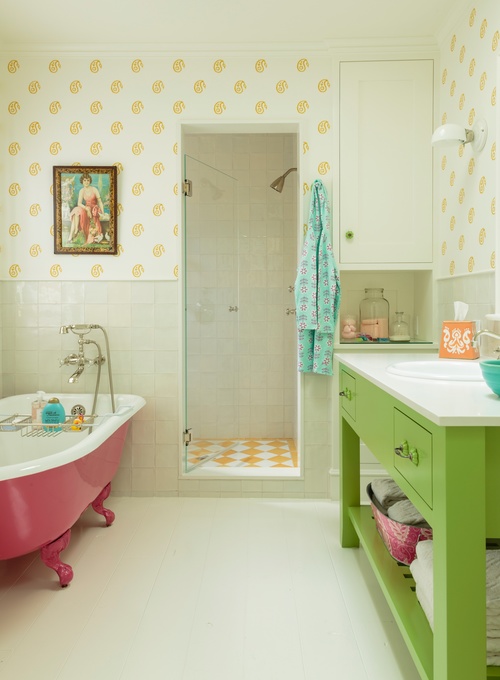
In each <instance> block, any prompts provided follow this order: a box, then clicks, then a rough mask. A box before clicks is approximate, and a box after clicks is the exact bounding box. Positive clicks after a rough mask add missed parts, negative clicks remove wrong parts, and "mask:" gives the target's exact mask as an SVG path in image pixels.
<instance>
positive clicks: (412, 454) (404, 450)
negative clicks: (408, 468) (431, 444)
mask: <svg viewBox="0 0 500 680" xmlns="http://www.w3.org/2000/svg"><path fill="white" fill-rule="evenodd" d="M394 453H395V454H396V456H399V457H400V458H408V460H410V461H411V462H412V463H413V465H418V451H417V449H416V448H415V447H414V446H412V447H411V448H410V446H409V445H408V442H407V441H404V442H403V443H402V444H401V446H396V448H395V449H394Z"/></svg>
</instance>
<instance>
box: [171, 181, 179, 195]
mask: <svg viewBox="0 0 500 680" xmlns="http://www.w3.org/2000/svg"><path fill="white" fill-rule="evenodd" d="M172 191H173V192H174V194H175V195H176V196H178V195H179V185H178V184H177V183H175V184H174V187H173V189H172Z"/></svg>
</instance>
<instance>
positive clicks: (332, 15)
mask: <svg viewBox="0 0 500 680" xmlns="http://www.w3.org/2000/svg"><path fill="white" fill-rule="evenodd" d="M480 1H481V0H478V2H479V3H480ZM467 4H468V0H314V2H308V1H307V0H300V1H299V0H287V1H285V0H247V1H245V0H182V1H180V0H177V1H176V2H174V1H173V0H100V1H99V2H93V1H92V0H90V2H81V3H69V4H68V3H65V2H62V1H61V0H44V1H43V2H41V1H40V0H2V1H1V3H0V47H4V48H11V47H14V46H19V47H26V46H30V45H34V46H40V47H46V48H50V47H51V46H52V47H53V46H54V45H58V46H60V47H61V48H63V47H64V49H70V48H74V49H79V48H80V49H82V48H84V47H85V46H88V45H92V46H94V45H99V46H101V47H102V48H103V49H104V50H110V49H127V48H130V47H131V46H139V45H141V46H148V45H149V46H150V47H153V46H155V47H157V48H158V49H170V48H174V49H179V48H185V49H187V50H190V49H203V48H208V47H210V48H212V49H213V46H214V44H215V45H226V46H232V47H235V48H236V47H239V48H242V47H244V46H245V45H248V46H252V48H254V47H255V46H256V45H257V44H263V45H273V46H278V44H281V45H286V46H287V47H288V48H289V47H293V46H294V45H298V44H308V45H317V46H318V47H320V46H322V43H324V41H340V42H342V41H357V42H363V41H365V42H366V41H369V40H380V39H387V40H388V41H391V40H396V39H399V38H403V39H406V40H408V41H410V42H411V41H419V40H422V41H424V42H427V43H429V42H431V41H432V39H435V38H436V36H438V35H439V33H440V32H441V31H442V30H443V28H445V27H446V25H447V23H448V21H449V19H450V17H452V16H455V15H456V14H458V11H459V10H464V9H465V7H466V5H467ZM23 44H24V45H23Z"/></svg>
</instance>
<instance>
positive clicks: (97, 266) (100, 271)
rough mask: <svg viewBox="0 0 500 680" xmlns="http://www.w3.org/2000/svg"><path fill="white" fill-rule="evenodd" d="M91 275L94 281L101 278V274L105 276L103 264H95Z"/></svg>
mask: <svg viewBox="0 0 500 680" xmlns="http://www.w3.org/2000/svg"><path fill="white" fill-rule="evenodd" d="M90 274H91V276H92V277H93V278H94V279H98V278H99V277H100V276H101V274H104V269H103V268H102V265H101V264H95V265H94V266H93V267H92V268H91V270H90Z"/></svg>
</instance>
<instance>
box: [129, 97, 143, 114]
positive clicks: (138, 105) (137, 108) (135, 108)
mask: <svg viewBox="0 0 500 680" xmlns="http://www.w3.org/2000/svg"><path fill="white" fill-rule="evenodd" d="M131 108H132V113H135V114H137V113H141V111H143V110H144V104H143V103H142V102H141V101H140V100H137V101H135V102H134V103H133V104H132V107H131Z"/></svg>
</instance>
